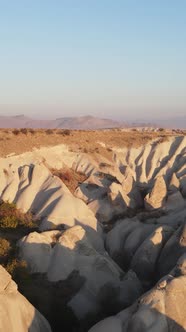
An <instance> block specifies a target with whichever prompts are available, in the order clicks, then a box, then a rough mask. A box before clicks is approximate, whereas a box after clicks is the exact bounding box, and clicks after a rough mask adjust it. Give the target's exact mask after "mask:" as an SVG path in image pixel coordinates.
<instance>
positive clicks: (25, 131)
mask: <svg viewBox="0 0 186 332" xmlns="http://www.w3.org/2000/svg"><path fill="white" fill-rule="evenodd" d="M20 132H21V133H22V134H24V135H27V134H28V129H27V128H21V129H20Z"/></svg>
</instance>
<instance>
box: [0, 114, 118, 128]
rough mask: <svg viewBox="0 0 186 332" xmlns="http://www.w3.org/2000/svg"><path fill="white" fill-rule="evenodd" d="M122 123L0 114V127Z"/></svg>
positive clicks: (87, 118) (104, 126)
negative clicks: (42, 118) (44, 118)
mask: <svg viewBox="0 0 186 332" xmlns="http://www.w3.org/2000/svg"><path fill="white" fill-rule="evenodd" d="M121 126H124V123H123V124H122V123H121V122H118V121H113V120H110V119H100V118H96V117H93V116H82V117H64V118H59V119H55V120H37V119H31V118H29V117H26V116H25V115H17V116H0V128H61V129H85V130H88V129H103V128H118V127H121Z"/></svg>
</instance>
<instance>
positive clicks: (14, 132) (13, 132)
mask: <svg viewBox="0 0 186 332" xmlns="http://www.w3.org/2000/svg"><path fill="white" fill-rule="evenodd" d="M12 134H14V135H19V134H20V130H19V129H14V130H12Z"/></svg>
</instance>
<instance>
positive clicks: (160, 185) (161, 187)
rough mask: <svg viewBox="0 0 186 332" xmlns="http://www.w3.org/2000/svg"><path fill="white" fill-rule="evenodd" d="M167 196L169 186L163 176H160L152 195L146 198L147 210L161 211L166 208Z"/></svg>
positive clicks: (151, 192) (155, 182)
mask: <svg viewBox="0 0 186 332" xmlns="http://www.w3.org/2000/svg"><path fill="white" fill-rule="evenodd" d="M166 196H167V186H166V183H165V180H164V178H163V176H158V177H157V178H156V179H155V181H154V185H153V187H152V190H151V191H150V193H148V194H147V196H146V197H145V208H146V209H147V210H154V209H160V208H162V207H163V206H164V204H165V201H166Z"/></svg>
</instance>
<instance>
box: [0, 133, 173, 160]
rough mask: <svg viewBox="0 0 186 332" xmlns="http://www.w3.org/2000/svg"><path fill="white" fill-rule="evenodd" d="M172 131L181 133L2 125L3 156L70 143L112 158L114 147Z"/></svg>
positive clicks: (136, 143) (135, 144)
mask: <svg viewBox="0 0 186 332" xmlns="http://www.w3.org/2000/svg"><path fill="white" fill-rule="evenodd" d="M168 135H169V136H170V135H171V136H172V135H178V134H175V133H171V134H170V132H169V133H168V132H166V131H163V132H162V131H159V132H138V131H136V130H131V131H123V130H121V129H111V130H96V131H84V130H62V129H58V130H55V129H54V130H51V129H49V130H38V129H37V130H33V129H30V130H29V129H26V130H17V129H0V157H5V156H7V155H9V154H12V153H15V154H21V153H24V152H27V151H32V149H34V148H40V147H44V146H54V145H58V144H66V145H67V146H69V148H70V150H71V151H81V152H85V153H93V154H97V153H99V154H102V155H103V156H105V157H106V158H109V159H110V158H111V155H112V151H111V148H112V147H120V148H121V147H125V146H126V147H132V146H133V147H138V146H141V145H143V144H145V143H147V142H148V141H149V140H152V139H155V138H159V139H160V140H166V139H167V136H168ZM100 143H101V144H100Z"/></svg>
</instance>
